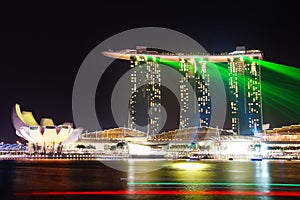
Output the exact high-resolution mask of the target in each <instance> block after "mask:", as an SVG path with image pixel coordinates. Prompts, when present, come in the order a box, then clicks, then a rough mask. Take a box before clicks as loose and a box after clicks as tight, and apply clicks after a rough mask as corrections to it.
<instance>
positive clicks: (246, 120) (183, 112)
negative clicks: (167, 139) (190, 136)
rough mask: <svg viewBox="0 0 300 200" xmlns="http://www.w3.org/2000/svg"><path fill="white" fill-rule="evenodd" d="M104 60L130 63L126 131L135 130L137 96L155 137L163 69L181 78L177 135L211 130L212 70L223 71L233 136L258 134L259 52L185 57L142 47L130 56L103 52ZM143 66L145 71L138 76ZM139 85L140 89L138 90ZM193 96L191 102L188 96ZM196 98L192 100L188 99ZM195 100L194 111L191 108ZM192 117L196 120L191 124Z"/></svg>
mask: <svg viewBox="0 0 300 200" xmlns="http://www.w3.org/2000/svg"><path fill="white" fill-rule="evenodd" d="M102 53H103V55H105V56H108V57H112V58H116V59H123V60H128V61H130V67H131V68H132V71H131V77H130V82H131V99H130V101H129V108H130V109H129V112H130V115H129V124H128V126H129V128H132V129H136V128H137V118H138V102H137V99H138V95H139V94H143V98H144V99H146V101H147V104H148V109H149V115H150V116H151V118H149V125H148V131H147V132H148V134H149V135H155V134H157V133H159V120H160V116H161V99H162V85H161V79H162V78H164V77H161V67H162V65H161V64H164V65H170V66H173V67H174V66H176V67H175V68H176V69H177V70H178V71H179V72H180V74H181V75H182V76H181V79H180V81H179V88H178V90H179V91H180V102H179V103H180V120H179V129H185V128H189V127H197V126H199V127H209V126H210V122H211V112H212V106H213V104H212V99H211V95H210V92H211V91H210V90H209V86H210V81H211V76H212V75H211V74H210V70H209V67H210V64H214V65H217V66H219V67H223V70H225V74H224V71H223V72H221V73H223V76H222V77H223V79H226V80H224V83H225V87H227V89H226V90H227V91H228V92H227V99H228V101H229V102H228V105H229V108H230V115H231V126H232V130H233V132H235V133H236V134H237V135H244V136H253V135H255V133H260V132H261V131H262V123H263V121H262V96H261V69H260V65H259V62H258V61H259V60H262V59H263V54H262V52H261V51H260V50H246V49H245V47H237V49H236V51H234V52H231V53H225V54H220V55H190V54H189V55H186V54H179V53H170V52H163V51H158V50H153V49H148V48H146V47H137V48H136V49H134V50H129V49H126V50H121V51H105V52H102ZM141 66H144V70H139V69H140V68H141ZM141 85H143V87H140V86H141ZM189 90H193V91H192V92H193V94H195V95H194V96H195V97H191V96H189V94H191V93H190V92H191V91H189ZM192 98H195V99H192ZM191 100H195V101H196V103H195V104H193V106H191V105H190V103H189V102H191ZM191 112H192V113H193V114H195V115H196V116H197V120H196V121H195V119H191V117H190V116H191Z"/></svg>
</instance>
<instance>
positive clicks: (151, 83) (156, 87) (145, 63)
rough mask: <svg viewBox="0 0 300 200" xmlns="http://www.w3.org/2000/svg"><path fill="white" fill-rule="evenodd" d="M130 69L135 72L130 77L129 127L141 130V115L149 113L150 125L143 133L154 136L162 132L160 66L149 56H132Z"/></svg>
mask: <svg viewBox="0 0 300 200" xmlns="http://www.w3.org/2000/svg"><path fill="white" fill-rule="evenodd" d="M130 67H131V68H132V69H133V70H132V73H131V77H130V82H131V98H130V101H129V112H130V115H129V120H128V123H129V124H128V125H129V127H130V128H131V129H141V128H138V127H141V126H139V125H138V118H139V117H140V118H142V116H141V115H143V113H147V114H146V121H147V124H148V125H147V126H146V127H144V129H143V130H141V131H144V132H146V133H147V134H148V135H154V134H156V133H158V132H159V131H160V130H159V128H160V114H161V77H160V66H159V64H158V63H157V62H155V61H154V60H151V59H150V58H149V59H148V57H147V56H132V57H131V58H130ZM139 101H141V102H139ZM145 106H146V107H145ZM144 118H145V117H144Z"/></svg>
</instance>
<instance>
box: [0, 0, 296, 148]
mask: <svg viewBox="0 0 300 200" xmlns="http://www.w3.org/2000/svg"><path fill="white" fill-rule="evenodd" d="M100 2H101V1H100ZM200 2H201V3H200ZM208 2H210V3H208ZM208 2H205V1H199V2H198V3H193V2H189V1H181V3H176V1H172V3H170V2H169V3H167V2H165V1H120V2H116V1H103V3H99V4H88V3H86V4H79V3H78V4H77V3H74V2H73V1H71V3H69V4H65V5H62V4H61V3H59V2H57V3H51V4H43V5H36V4H32V5H28V4H26V5H21V4H17V5H15V6H14V7H12V6H8V5H5V6H4V5H2V6H1V8H0V55H1V62H0V70H1V73H0V90H1V97H0V141H4V142H15V141H16V140H17V139H18V137H17V136H15V133H14V129H13V126H12V123H11V110H12V108H13V106H14V104H15V103H19V104H21V109H22V110H29V111H32V112H33V114H34V116H35V117H36V119H37V120H38V122H39V120H40V118H41V117H51V118H53V119H54V122H55V123H56V124H60V123H63V122H73V117H72V88H73V83H74V80H75V77H76V74H77V71H78V69H79V67H80V65H81V63H82V61H83V60H84V58H85V57H86V56H87V55H88V53H89V52H90V51H91V50H92V49H93V48H94V47H95V46H97V45H98V44H99V43H101V42H102V41H104V40H105V39H107V38H108V37H110V36H113V35H114V34H117V33H120V32H122V31H125V30H129V29H132V28H138V27H149V26H151V27H164V28H170V29H173V30H176V31H180V32H182V33H184V34H186V35H188V36H190V37H192V38H194V39H195V40H196V41H197V42H198V43H200V44H201V45H202V46H203V47H204V48H205V49H206V50H207V51H208V52H211V53H213V52H215V53H219V52H223V51H233V50H235V47H236V46H239V45H244V46H246V47H247V48H248V49H260V50H262V51H263V53H264V56H265V57H264V59H265V60H267V61H272V62H276V63H280V64H285V65H290V66H294V67H300V60H299V46H300V40H299V35H300V31H299V30H298V29H299V27H298V26H299V19H300V14H299V13H300V10H299V8H298V6H296V4H295V2H296V1H275V0H273V1H264V2H263V3H261V2H260V1H245V2H241V1H229V0H227V1H208ZM116 65H118V72H117V71H115V70H114V69H113V68H110V69H109V70H108V71H107V73H106V74H107V76H108V77H109V78H104V79H103V80H101V81H102V82H103V83H102V84H104V85H107V87H105V88H106V90H105V91H101V92H100V93H101V94H97V98H96V99H97V110H100V112H106V113H107V114H108V115H107V116H108V117H106V118H105V119H102V120H101V122H100V123H101V126H102V127H104V128H111V127H114V123H113V121H112V120H111V119H110V117H109V113H110V111H109V110H108V109H107V107H110V105H109V103H110V100H109V99H108V98H101V95H102V94H103V96H102V97H104V96H109V95H110V93H111V90H112V88H113V85H114V82H116V81H117V79H118V77H120V76H121V75H122V73H124V72H126V71H127V70H128V65H129V64H128V63H127V62H124V61H116V62H114V66H116ZM118 73H120V74H118ZM111 74H113V75H114V76H113V78H111V77H112V76H111ZM99 95H100V97H99ZM170 95H172V94H170ZM98 99H99V100H98ZM107 104H108V105H107ZM266 106H267V105H266ZM268 110H269V112H270V113H271V114H270V113H269V114H265V120H266V121H268V122H271V121H272V115H273V116H274V115H276V112H275V111H274V110H272V108H268ZM278 117H279V118H280V116H277V124H276V123H275V124H271V125H272V126H274V127H276V126H281V125H283V124H280V123H279V122H278ZM297 120H298V119H297ZM294 122H295V121H291V122H290V123H294ZM176 123H177V122H176ZM285 123H289V122H285Z"/></svg>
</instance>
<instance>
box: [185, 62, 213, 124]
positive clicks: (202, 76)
mask: <svg viewBox="0 0 300 200" xmlns="http://www.w3.org/2000/svg"><path fill="white" fill-rule="evenodd" d="M206 63H207V61H206V60H205V59H198V58H190V59H183V58H182V59H180V62H179V71H180V73H181V74H182V77H181V79H180V86H179V87H180V107H181V108H180V122H179V129H184V128H188V127H198V126H200V127H202V126H206V127H208V126H209V123H210V116H211V113H210V112H211V100H210V94H209V90H208V86H209V74H208V73H207V70H206V67H207V66H206ZM189 86H190V87H189ZM189 89H192V90H193V91H189ZM190 94H194V95H190ZM190 98H195V99H190ZM190 101H193V102H196V103H189V102H190ZM191 112H192V115H191ZM194 115H195V116H196V118H195V119H191V118H190V116H194Z"/></svg>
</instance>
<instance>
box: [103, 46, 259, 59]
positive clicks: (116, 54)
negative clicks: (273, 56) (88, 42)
mask: <svg viewBox="0 0 300 200" xmlns="http://www.w3.org/2000/svg"><path fill="white" fill-rule="evenodd" d="M102 54H103V55H104V56H107V57H110V58H115V59H121V60H130V58H131V57H135V56H146V57H156V58H160V59H163V60H166V61H172V62H180V61H181V59H188V60H189V59H193V58H200V59H205V60H207V61H209V62H228V60H229V59H234V58H240V57H241V56H245V57H252V58H256V59H259V60H262V59H263V54H262V52H261V51H260V50H246V51H234V52H231V53H228V54H220V55H200V54H199V55H197V54H190V55H188V54H182V53H178V54H175V53H174V54H173V53H168V54H164V53H158V52H156V51H142V52H139V51H136V50H129V49H126V50H120V51H112V50H110V51H103V52H102Z"/></svg>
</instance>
